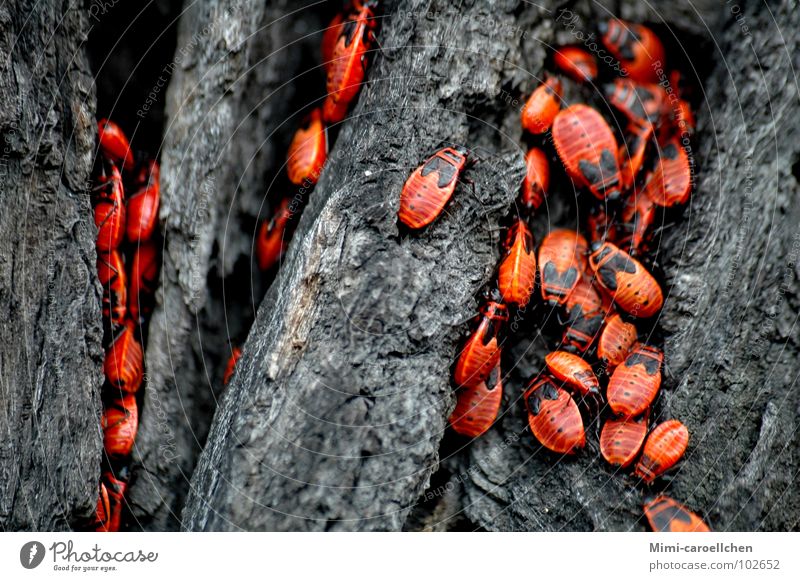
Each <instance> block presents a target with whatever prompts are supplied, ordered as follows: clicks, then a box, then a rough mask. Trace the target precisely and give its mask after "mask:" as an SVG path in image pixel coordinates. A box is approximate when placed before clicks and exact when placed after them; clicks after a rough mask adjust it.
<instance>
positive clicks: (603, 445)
mask: <svg viewBox="0 0 800 581" xmlns="http://www.w3.org/2000/svg"><path fill="white" fill-rule="evenodd" d="M647 420H648V415H647V414H643V415H642V416H641V417H639V418H620V419H615V418H612V419H610V420H608V421H606V423H605V424H603V429H602V431H601V432H600V453H601V454H602V455H603V458H605V459H606V462H608V463H609V464H611V465H612V466H616V467H619V468H627V467H628V466H630V465H631V464H633V461H634V460H635V459H636V456H638V455H639V450H641V449H642V444H644V439H645V436H647Z"/></svg>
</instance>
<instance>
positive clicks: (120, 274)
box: [97, 250, 128, 332]
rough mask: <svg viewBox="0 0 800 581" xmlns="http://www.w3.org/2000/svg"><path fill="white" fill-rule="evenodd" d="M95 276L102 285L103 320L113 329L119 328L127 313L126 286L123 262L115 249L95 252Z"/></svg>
mask: <svg viewBox="0 0 800 581" xmlns="http://www.w3.org/2000/svg"><path fill="white" fill-rule="evenodd" d="M97 278H98V279H99V280H100V285H101V286H102V287H103V303H102V305H103V320H104V321H107V322H108V323H109V325H110V328H111V330H112V332H113V331H116V330H117V329H119V328H120V327H121V326H122V324H123V323H124V322H125V316H126V315H127V314H128V306H127V305H128V296H127V294H128V286H127V280H126V277H125V263H124V262H123V261H122V255H121V254H120V253H119V252H117V251H116V250H112V251H110V252H99V253H98V254H97Z"/></svg>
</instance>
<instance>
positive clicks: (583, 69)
mask: <svg viewBox="0 0 800 581" xmlns="http://www.w3.org/2000/svg"><path fill="white" fill-rule="evenodd" d="M553 64H554V65H555V66H556V67H558V68H559V69H560V70H561V71H562V72H563V73H564V74H566V75H567V76H569V77H570V78H572V79H573V80H575V81H578V82H579V83H591V82H593V81H594V80H595V79H596V78H597V60H596V59H595V58H594V56H592V55H591V54H589V53H588V52H586V51H585V50H583V49H582V48H578V47H577V46H564V47H561V48H559V49H556V52H555V53H554V54H553Z"/></svg>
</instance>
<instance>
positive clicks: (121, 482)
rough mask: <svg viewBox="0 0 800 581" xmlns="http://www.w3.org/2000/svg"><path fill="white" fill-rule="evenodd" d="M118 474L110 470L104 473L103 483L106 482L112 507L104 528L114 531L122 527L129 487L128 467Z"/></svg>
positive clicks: (109, 503)
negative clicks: (123, 510) (123, 511)
mask: <svg viewBox="0 0 800 581" xmlns="http://www.w3.org/2000/svg"><path fill="white" fill-rule="evenodd" d="M118 474H119V475H118V476H115V475H114V473H113V472H111V471H110V470H109V471H107V472H105V473H104V474H103V483H105V484H106V490H107V492H108V506H109V509H110V514H109V518H108V523H107V525H106V526H105V527H104V529H103V530H104V531H107V532H112V533H113V532H117V531H119V529H120V524H121V522H122V509H123V506H124V503H125V499H124V497H125V491H126V490H127V489H128V469H127V468H122V469H121V470H120V471H119V473H118ZM101 485H102V483H101Z"/></svg>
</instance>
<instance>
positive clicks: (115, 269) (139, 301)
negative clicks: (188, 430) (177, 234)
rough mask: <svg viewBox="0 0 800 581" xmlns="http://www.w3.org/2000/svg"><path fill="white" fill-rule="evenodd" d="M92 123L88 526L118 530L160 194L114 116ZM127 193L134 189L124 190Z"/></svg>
mask: <svg viewBox="0 0 800 581" xmlns="http://www.w3.org/2000/svg"><path fill="white" fill-rule="evenodd" d="M98 129H99V139H98V143H99V155H98V168H97V171H96V175H95V180H94V181H95V186H94V188H93V190H92V205H93V207H94V220H95V224H96V225H97V230H98V232H97V241H96V247H97V276H98V279H99V280H100V284H101V285H102V287H103V302H102V306H103V327H104V338H103V342H104V347H105V360H104V363H103V372H104V374H105V383H104V385H103V394H102V396H103V397H102V399H103V416H102V419H101V426H102V429H103V447H104V449H105V460H104V463H103V468H102V477H101V480H100V494H99V497H98V500H97V509H96V513H95V523H94V525H93V528H95V529H96V530H98V531H118V530H119V527H120V522H121V518H122V505H123V497H124V495H125V491H126V488H127V484H128V464H129V460H130V454H131V450H132V448H133V443H134V439H135V438H136V431H137V428H138V425H139V406H138V403H137V397H138V396H140V394H141V389H140V388H141V386H142V383H143V381H144V355H143V349H142V345H143V343H144V341H143V339H144V337H143V335H144V332H145V323H146V321H147V317H148V316H149V314H150V313H151V312H152V308H153V299H154V295H155V290H156V281H157V279H158V270H159V262H158V246H157V244H156V241H155V240H154V233H155V230H156V223H157V219H158V207H159V203H160V199H161V194H160V186H159V168H158V164H157V163H156V162H155V161H154V160H145V161H142V162H141V163H139V164H136V163H135V162H134V158H133V154H132V151H131V146H130V142H129V141H128V138H127V137H126V136H125V134H124V133H123V131H122V130H121V129H120V128H119V126H117V125H116V124H115V123H114V122H112V121H109V120H107V119H102V120H101V121H100V122H99V123H98ZM125 191H133V192H134V193H133V194H132V195H130V196H126V195H125Z"/></svg>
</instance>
